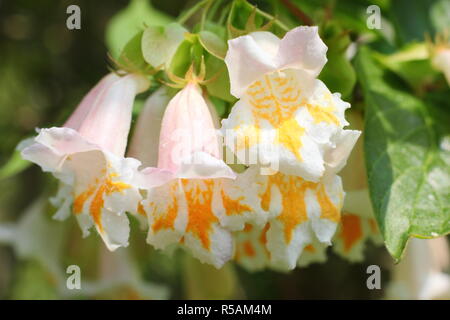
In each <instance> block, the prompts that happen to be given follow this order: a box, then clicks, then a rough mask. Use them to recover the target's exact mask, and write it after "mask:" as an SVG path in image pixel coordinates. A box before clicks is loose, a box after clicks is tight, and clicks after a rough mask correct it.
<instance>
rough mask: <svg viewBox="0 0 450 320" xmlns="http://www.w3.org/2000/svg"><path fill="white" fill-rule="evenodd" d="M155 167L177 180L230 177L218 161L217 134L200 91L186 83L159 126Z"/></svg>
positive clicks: (227, 170)
mask: <svg viewBox="0 0 450 320" xmlns="http://www.w3.org/2000/svg"><path fill="white" fill-rule="evenodd" d="M158 167H159V168H161V169H167V170H170V171H172V172H175V173H176V175H177V177H179V178H202V177H208V178H216V177H228V178H234V177H235V175H234V173H233V171H232V170H231V169H230V168H229V167H228V166H227V165H226V164H225V163H224V162H223V161H222V160H221V158H220V151H219V143H218V139H217V132H216V129H215V127H214V122H213V119H212V117H211V113H210V112H209V109H208V106H207V104H206V102H205V100H204V99H203V97H202V94H201V91H200V88H199V87H198V86H197V85H196V84H194V83H189V84H188V85H187V86H186V87H185V88H184V89H183V90H181V91H180V92H178V93H177V94H176V95H175V96H174V97H173V98H172V100H171V101H170V102H169V105H168V106H167V109H166V111H165V113H164V117H163V120H162V124H161V134H160V143H159V157H158Z"/></svg>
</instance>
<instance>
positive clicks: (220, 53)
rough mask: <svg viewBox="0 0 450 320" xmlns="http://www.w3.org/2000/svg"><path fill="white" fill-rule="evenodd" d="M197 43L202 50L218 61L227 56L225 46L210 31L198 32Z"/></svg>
mask: <svg viewBox="0 0 450 320" xmlns="http://www.w3.org/2000/svg"><path fill="white" fill-rule="evenodd" d="M198 37H199V41H200V43H201V45H202V46H203V48H205V49H206V51H208V52H209V53H211V54H212V55H213V56H215V57H216V58H219V59H224V58H225V55H226V54H227V44H226V42H225V41H224V40H223V39H221V38H220V37H219V36H217V35H215V34H214V33H212V32H210V31H206V30H204V31H200V33H199V34H198Z"/></svg>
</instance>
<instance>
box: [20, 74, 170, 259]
mask: <svg viewBox="0 0 450 320" xmlns="http://www.w3.org/2000/svg"><path fill="white" fill-rule="evenodd" d="M148 85H149V83H148V81H147V80H146V78H144V77H142V76H140V75H136V74H129V75H126V76H123V77H120V76H118V75H116V74H109V75H107V76H106V77H104V78H103V79H102V80H101V81H100V82H99V83H98V84H97V85H96V86H95V87H94V88H93V89H92V90H91V91H90V92H89V93H88V94H87V95H86V97H85V98H84V99H83V100H82V101H81V103H80V105H79V106H78V107H77V109H76V110H75V111H74V113H73V114H72V115H71V116H70V118H69V119H68V120H67V122H66V123H65V124H64V126H63V127H53V128H49V129H40V130H38V132H39V134H38V136H37V137H36V138H34V139H33V140H31V141H27V142H25V143H24V144H22V145H21V146H20V148H21V149H22V156H23V157H24V158H25V159H27V160H29V161H32V162H34V163H36V164H38V165H39V166H41V167H42V169H43V170H44V171H47V172H51V173H52V174H53V175H54V176H55V177H56V178H58V179H59V180H61V182H62V187H61V188H60V191H59V192H58V195H57V197H56V198H55V199H53V202H54V203H56V204H59V205H61V208H60V210H59V211H58V213H57V216H56V218H65V217H66V216H67V215H68V213H69V212H70V211H69V208H70V206H72V211H73V213H74V214H75V216H76V217H77V220H78V222H79V224H80V227H81V228H82V231H83V234H84V236H87V235H88V234H89V229H90V228H91V227H92V225H95V227H96V229H97V231H98V232H99V234H100V236H101V237H102V239H103V240H104V242H105V244H106V245H107V247H108V249H110V250H115V249H116V248H118V247H120V246H127V245H128V236H129V222H128V218H127V216H126V214H125V212H135V211H136V210H137V205H138V203H139V201H140V200H141V196H140V193H139V190H138V186H140V185H139V183H140V182H142V181H144V182H145V185H146V186H148V185H151V184H154V185H158V184H161V183H164V181H165V180H164V175H163V174H161V175H159V172H155V173H157V174H158V175H148V174H147V175H146V176H145V179H139V176H140V175H138V174H136V173H137V168H138V166H139V165H140V162H139V161H138V160H136V159H133V158H125V157H124V154H125V148H126V145H127V138H128V133H129V130H130V124H131V112H132V107H133V101H134V98H135V95H136V94H137V93H139V92H141V91H144V90H145V89H146V88H147V87H148Z"/></svg>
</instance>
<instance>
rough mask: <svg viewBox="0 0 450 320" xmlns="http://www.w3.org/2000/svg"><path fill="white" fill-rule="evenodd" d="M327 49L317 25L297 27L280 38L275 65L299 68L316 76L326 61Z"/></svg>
mask: <svg viewBox="0 0 450 320" xmlns="http://www.w3.org/2000/svg"><path fill="white" fill-rule="evenodd" d="M327 49H328V48H327V46H326V45H325V43H324V42H323V41H322V39H320V36H319V29H318V28H317V27H306V26H300V27H297V28H295V29H292V30H290V31H289V32H287V33H286V35H285V36H284V37H283V39H281V41H280V47H279V50H278V55H277V66H278V68H280V69H281V68H283V69H288V68H293V69H301V70H305V71H308V72H309V73H311V74H312V75H313V76H317V75H319V73H320V71H321V70H322V68H323V66H324V65H325V64H326V63H327V57H326V53H327Z"/></svg>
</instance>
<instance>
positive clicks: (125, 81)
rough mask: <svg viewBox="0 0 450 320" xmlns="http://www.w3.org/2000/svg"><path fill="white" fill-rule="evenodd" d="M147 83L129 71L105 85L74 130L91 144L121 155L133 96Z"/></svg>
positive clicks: (125, 140)
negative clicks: (127, 73)
mask: <svg viewBox="0 0 450 320" xmlns="http://www.w3.org/2000/svg"><path fill="white" fill-rule="evenodd" d="M146 86H148V80H147V79H146V78H144V77H142V76H139V75H134V74H129V75H126V76H124V77H120V78H118V79H116V80H115V81H114V82H113V83H111V84H109V85H108V87H107V88H105V89H104V90H103V91H102V92H101V93H100V94H99V96H98V97H97V99H95V105H94V106H92V107H91V109H90V110H89V113H88V114H87V115H86V117H85V119H84V121H83V123H82V124H81V125H80V126H79V128H78V130H77V131H78V132H79V133H80V134H81V135H82V136H83V137H84V138H86V140H88V141H90V142H91V143H95V144H97V145H99V146H101V147H102V148H104V149H105V150H108V151H110V152H113V153H115V154H117V155H120V156H123V155H124V154H125V148H126V145H127V140H128V133H129V130H130V124H131V111H132V108H133V102H134V98H135V96H136V94H137V93H139V92H141V91H142V90H144V89H145V88H146Z"/></svg>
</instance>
